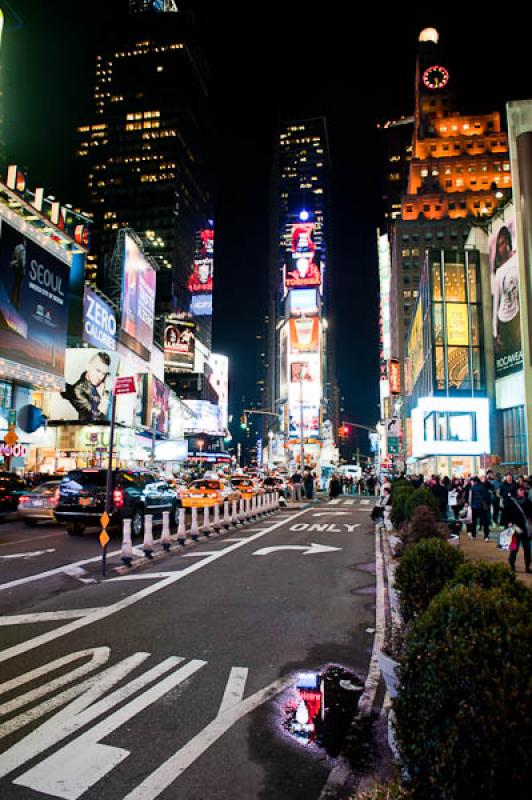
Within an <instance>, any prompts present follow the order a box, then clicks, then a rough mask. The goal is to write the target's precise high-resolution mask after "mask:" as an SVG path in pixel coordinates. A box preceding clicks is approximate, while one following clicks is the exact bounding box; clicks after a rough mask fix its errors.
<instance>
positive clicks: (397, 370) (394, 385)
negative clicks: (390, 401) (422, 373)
mask: <svg viewBox="0 0 532 800" xmlns="http://www.w3.org/2000/svg"><path fill="white" fill-rule="evenodd" d="M388 380H389V382H390V394H401V365H400V364H399V361H398V359H396V358H390V360H389V361H388Z"/></svg>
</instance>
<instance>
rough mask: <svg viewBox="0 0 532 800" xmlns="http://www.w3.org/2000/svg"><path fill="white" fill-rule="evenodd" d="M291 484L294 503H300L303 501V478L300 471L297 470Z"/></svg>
mask: <svg viewBox="0 0 532 800" xmlns="http://www.w3.org/2000/svg"><path fill="white" fill-rule="evenodd" d="M290 482H291V484H292V501H293V502H294V503H300V502H301V501H302V499H303V478H302V477H301V473H300V471H299V470H298V469H296V471H295V472H294V474H293V475H292V477H291V478H290Z"/></svg>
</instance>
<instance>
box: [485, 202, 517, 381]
mask: <svg viewBox="0 0 532 800" xmlns="http://www.w3.org/2000/svg"><path fill="white" fill-rule="evenodd" d="M488 247H489V265H490V283H491V295H492V335H493V345H494V354H495V377H496V378H504V377H505V376H506V375H511V374H512V373H514V372H519V371H521V370H522V369H523V350H522V345H521V319H520V316H521V315H520V305H519V302H520V301H519V267H518V263H517V252H516V238H515V215H512V216H511V217H509V219H507V220H504V221H502V220H497V222H496V223H495V224H494V225H493V228H492V231H491V234H490V236H489V241H488Z"/></svg>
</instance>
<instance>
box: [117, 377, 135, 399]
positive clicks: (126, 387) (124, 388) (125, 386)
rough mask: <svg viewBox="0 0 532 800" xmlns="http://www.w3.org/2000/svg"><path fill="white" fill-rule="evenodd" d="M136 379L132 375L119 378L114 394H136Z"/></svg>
mask: <svg viewBox="0 0 532 800" xmlns="http://www.w3.org/2000/svg"><path fill="white" fill-rule="evenodd" d="M136 391H137V390H136V387H135V378H134V377H133V376H132V375H128V376H125V377H122V378H117V379H116V382H115V390H114V394H115V395H117V394H132V393H135V392H136Z"/></svg>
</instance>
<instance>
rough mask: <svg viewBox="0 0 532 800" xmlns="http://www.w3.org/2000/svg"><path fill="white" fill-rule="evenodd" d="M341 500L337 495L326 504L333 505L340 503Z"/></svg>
mask: <svg viewBox="0 0 532 800" xmlns="http://www.w3.org/2000/svg"><path fill="white" fill-rule="evenodd" d="M341 502H342V501H341V499H340V498H339V497H337V498H336V499H335V500H329V503H328V505H330V506H335V505H338V503H341Z"/></svg>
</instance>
